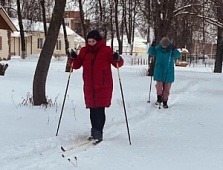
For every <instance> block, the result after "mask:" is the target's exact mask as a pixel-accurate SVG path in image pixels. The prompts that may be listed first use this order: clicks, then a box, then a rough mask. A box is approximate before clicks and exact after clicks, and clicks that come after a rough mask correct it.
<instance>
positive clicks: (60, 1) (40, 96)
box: [33, 0, 66, 106]
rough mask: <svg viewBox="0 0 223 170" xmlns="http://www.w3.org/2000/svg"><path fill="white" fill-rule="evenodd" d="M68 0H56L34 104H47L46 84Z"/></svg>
mask: <svg viewBox="0 0 223 170" xmlns="http://www.w3.org/2000/svg"><path fill="white" fill-rule="evenodd" d="M65 5H66V0H55V6H54V9H53V14H52V19H51V22H50V25H49V29H48V34H47V36H46V40H45V43H44V45H43V49H42V51H41V53H40V57H39V60H38V63H37V67H36V71H35V75H34V80H33V102H34V105H35V106H37V105H41V104H47V99H46V94H45V93H46V92H45V85H46V79H47V74H48V70H49V66H50V61H51V58H52V55H53V51H54V48H55V45H56V41H57V37H58V34H59V30H60V27H61V23H62V19H63V14H64V9H65Z"/></svg>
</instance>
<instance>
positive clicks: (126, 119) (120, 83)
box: [116, 62, 131, 145]
mask: <svg viewBox="0 0 223 170" xmlns="http://www.w3.org/2000/svg"><path fill="white" fill-rule="evenodd" d="M116 66H117V71H118V79H119V85H120V89H121V95H122V103H123V108H124V113H125V121H126V126H127V131H128V137H129V144H130V145H131V139H130V133H129V125H128V118H127V113H126V108H125V101H124V95H123V90H122V82H121V77H120V73H119V65H118V62H117V64H116Z"/></svg>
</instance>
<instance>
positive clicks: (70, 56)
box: [67, 48, 77, 60]
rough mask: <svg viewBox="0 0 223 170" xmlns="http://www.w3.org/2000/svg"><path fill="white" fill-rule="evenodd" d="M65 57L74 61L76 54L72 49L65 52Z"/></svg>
mask: <svg viewBox="0 0 223 170" xmlns="http://www.w3.org/2000/svg"><path fill="white" fill-rule="evenodd" d="M67 55H68V58H69V59H72V60H75V59H76V58H77V54H76V53H75V52H74V50H73V49H72V48H69V49H68V50H67Z"/></svg>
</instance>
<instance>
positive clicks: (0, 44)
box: [0, 37, 2, 50]
mask: <svg viewBox="0 0 223 170" xmlns="http://www.w3.org/2000/svg"><path fill="white" fill-rule="evenodd" d="M0 50H2V37H0Z"/></svg>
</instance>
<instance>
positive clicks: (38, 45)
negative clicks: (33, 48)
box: [37, 38, 43, 49]
mask: <svg viewBox="0 0 223 170" xmlns="http://www.w3.org/2000/svg"><path fill="white" fill-rule="evenodd" d="M37 48H38V49H42V48H43V38H38V40H37Z"/></svg>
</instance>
